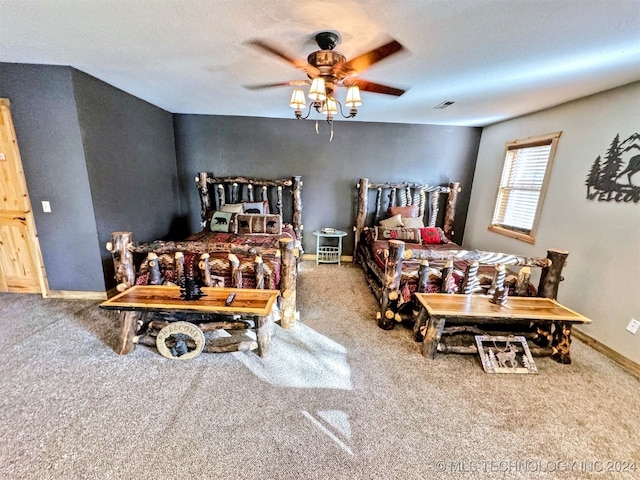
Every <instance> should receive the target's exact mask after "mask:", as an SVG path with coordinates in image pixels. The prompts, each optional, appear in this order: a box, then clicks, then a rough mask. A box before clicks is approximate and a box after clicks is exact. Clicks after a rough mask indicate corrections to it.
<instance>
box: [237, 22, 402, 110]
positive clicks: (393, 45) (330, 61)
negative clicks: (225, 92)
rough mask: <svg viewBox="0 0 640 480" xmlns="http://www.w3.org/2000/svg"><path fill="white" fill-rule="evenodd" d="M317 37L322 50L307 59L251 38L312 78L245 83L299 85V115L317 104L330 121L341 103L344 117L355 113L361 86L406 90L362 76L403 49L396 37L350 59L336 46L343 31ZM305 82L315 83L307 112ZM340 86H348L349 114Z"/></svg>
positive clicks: (296, 105) (392, 92)
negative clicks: (337, 93) (338, 90)
mask: <svg viewBox="0 0 640 480" xmlns="http://www.w3.org/2000/svg"><path fill="white" fill-rule="evenodd" d="M315 40H316V43H317V44H318V47H320V50H318V51H315V52H312V53H311V54H309V56H308V57H307V61H306V62H305V61H304V60H301V59H296V58H292V57H291V56H290V55H288V54H287V53H285V52H284V51H283V50H282V49H280V48H278V47H276V46H274V45H272V44H270V43H267V42H265V41H263V40H250V41H249V42H248V43H249V45H252V46H253V47H256V48H258V49H260V50H262V51H264V52H267V53H269V54H271V55H274V56H276V57H279V58H280V59H282V60H284V61H285V62H287V63H289V64H291V65H293V66H294V67H295V68H297V69H299V70H302V71H303V72H305V73H306V74H307V76H308V77H309V79H308V80H289V81H285V82H278V83H265V84H259V85H246V86H245V87H246V88H248V89H250V90H259V89H264V88H271V87H283V86H293V87H296V88H295V90H294V91H293V95H292V96H291V101H290V102H289V105H290V106H291V107H292V108H295V109H296V112H295V114H296V118H307V117H308V116H309V113H310V112H311V107H312V106H313V107H315V109H316V110H317V111H318V112H321V113H323V114H325V115H327V121H329V122H330V123H331V120H332V119H333V114H335V113H337V111H338V110H337V106H339V107H340V112H341V114H342V116H343V117H345V118H351V117H355V115H356V113H357V107H358V106H359V105H361V104H362V101H361V99H360V90H363V91H367V92H374V93H381V94H385V95H394V96H398V97H399V96H400V95H402V94H403V93H405V91H404V90H402V89H399V88H395V87H390V86H388V85H382V84H379V83H373V82H370V81H368V80H363V79H361V78H358V75H360V74H361V73H362V72H364V71H365V70H366V69H367V68H369V67H371V66H372V65H374V64H375V63H377V62H379V61H381V60H383V59H385V58H387V57H388V56H390V55H393V54H394V53H397V52H399V51H401V50H403V48H404V47H403V46H402V45H401V44H400V43H399V42H397V41H396V40H391V41H389V42H387V43H385V44H384V45H381V46H379V47H377V48H374V49H373V50H370V51H368V52H366V53H363V54H362V55H358V56H357V57H355V58H353V59H351V60H349V61H347V59H346V57H345V56H344V55H343V54H341V53H340V52H338V51H336V50H334V48H335V46H336V45H337V44H338V43H339V42H340V35H339V34H338V33H336V32H331V31H325V32H320V33H318V34H317V35H316V36H315ZM304 85H311V88H310V89H309V98H311V100H312V101H313V103H311V105H310V106H309V112H308V113H307V115H306V116H302V110H303V109H304V108H305V107H306V102H305V99H304V92H303V91H302V89H301V88H300V87H302V86H304ZM337 87H347V88H348V92H347V98H346V100H345V105H346V106H347V107H349V108H350V111H349V115H345V114H344V113H342V105H341V104H340V102H338V101H337V100H336V99H335V96H334V93H335V89H336V88H337ZM336 105H337V106H336Z"/></svg>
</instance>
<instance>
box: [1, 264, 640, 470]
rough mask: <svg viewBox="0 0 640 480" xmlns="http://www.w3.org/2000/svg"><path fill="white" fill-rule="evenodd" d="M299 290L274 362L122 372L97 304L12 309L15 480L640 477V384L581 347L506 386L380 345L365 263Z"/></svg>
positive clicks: (402, 340)
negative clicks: (292, 322) (294, 318)
mask: <svg viewBox="0 0 640 480" xmlns="http://www.w3.org/2000/svg"><path fill="white" fill-rule="evenodd" d="M299 285H300V287H299V288H300V289H299V295H298V302H299V309H300V315H301V320H302V321H301V322H300V323H298V324H297V325H296V326H295V327H294V328H293V329H291V330H283V329H281V328H280V327H279V326H277V325H274V326H273V343H272V350H271V355H270V357H269V358H268V359H266V360H262V359H261V358H259V357H257V356H256V355H255V354H254V353H231V354H202V355H200V356H199V357H197V358H195V359H193V360H189V361H177V360H168V359H165V358H164V357H162V356H160V355H159V354H158V353H157V352H156V351H155V350H153V349H150V348H148V347H142V346H139V347H137V348H136V350H135V352H133V353H132V354H131V355H127V356H119V355H117V354H115V353H114V351H113V346H114V345H115V339H116V336H117V333H118V325H117V314H115V312H108V311H104V310H101V309H99V308H97V303H98V302H87V301H77V300H75V301H74V300H64V301H63V300H55V299H42V298H40V297H38V296H34V295H12V294H1V295H0V331H1V332H2V333H0V365H1V367H0V370H1V372H2V376H1V380H0V382H1V383H0V389H1V391H2V396H1V398H2V407H1V409H0V436H1V438H2V444H1V445H0V478H3V479H29V478H33V479H80V478H82V479H94V478H95V479H124V478H127V479H158V478H166V479H178V478H194V479H248V478H260V479H389V478H397V479H434V478H438V479H439V478H451V479H453V478H456V479H457V478H547V479H551V478H553V479H555V478H640V415H639V414H638V412H639V408H640V382H639V381H638V380H637V379H636V378H634V377H633V376H631V375H630V374H628V373H627V372H625V371H624V370H623V369H621V368H620V367H619V366H618V365H617V364H615V363H613V362H612V361H610V360H609V359H607V358H606V357H604V356H602V355H601V354H599V353H597V352H596V351H594V350H592V349H590V348H589V347H587V346H585V345H584V344H582V343H580V342H579V341H577V340H574V343H573V346H572V357H573V364H571V365H560V364H557V363H555V362H553V361H552V360H551V359H549V358H536V364H537V366H538V370H539V374H537V375H490V374H486V373H484V371H483V369H482V367H481V365H480V362H479V359H478V357H477V356H475V355H474V356H463V355H446V356H444V355H441V356H439V357H438V358H437V359H436V360H435V361H434V362H429V361H427V360H426V359H424V358H423V357H422V356H421V355H420V353H419V345H418V344H417V343H415V342H414V341H413V340H412V338H411V332H410V330H409V329H408V328H404V327H402V326H400V327H399V328H396V329H395V330H393V331H390V332H387V331H383V330H381V329H379V328H378V327H377V326H376V323H375V317H374V312H375V310H376V301H375V299H374V297H373V296H372V295H371V293H370V292H369V291H368V289H367V287H366V283H365V282H364V279H363V276H362V272H361V271H360V270H359V269H357V268H355V267H352V266H351V265H343V266H337V265H320V266H316V265H315V264H313V263H312V262H303V264H302V266H301V271H300V276H299ZM633 461H635V462H636V463H635V465H636V470H635V471H633V470H632V469H630V468H629V465H627V464H625V462H633ZM616 462H618V463H616ZM624 469H626V472H618V473H609V472H608V471H607V470H613V471H614V472H615V471H616V470H624Z"/></svg>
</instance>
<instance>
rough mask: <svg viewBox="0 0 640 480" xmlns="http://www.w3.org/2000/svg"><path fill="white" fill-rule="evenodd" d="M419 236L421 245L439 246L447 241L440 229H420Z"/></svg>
mask: <svg viewBox="0 0 640 480" xmlns="http://www.w3.org/2000/svg"><path fill="white" fill-rule="evenodd" d="M420 236H421V237H422V244H423V245H441V244H443V243H447V240H448V239H447V237H446V236H445V234H444V232H443V231H442V229H441V228H440V227H425V228H421V229H420Z"/></svg>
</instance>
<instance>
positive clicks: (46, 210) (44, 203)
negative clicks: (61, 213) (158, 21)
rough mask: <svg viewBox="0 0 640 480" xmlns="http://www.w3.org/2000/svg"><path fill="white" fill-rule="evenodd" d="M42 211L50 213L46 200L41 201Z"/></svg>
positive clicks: (49, 205)
mask: <svg viewBox="0 0 640 480" xmlns="http://www.w3.org/2000/svg"><path fill="white" fill-rule="evenodd" d="M42 211H43V212H44V213H51V204H50V203H49V202H47V201H46V200H43V201H42Z"/></svg>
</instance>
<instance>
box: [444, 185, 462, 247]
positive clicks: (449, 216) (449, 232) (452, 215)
mask: <svg viewBox="0 0 640 480" xmlns="http://www.w3.org/2000/svg"><path fill="white" fill-rule="evenodd" d="M459 192H460V182H453V183H451V184H450V185H449V196H448V197H447V208H446V210H445V213H444V234H445V235H446V236H447V237H448V238H452V237H453V235H454V234H455V232H454V231H453V222H454V220H455V219H456V203H457V202H458V193H459Z"/></svg>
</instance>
